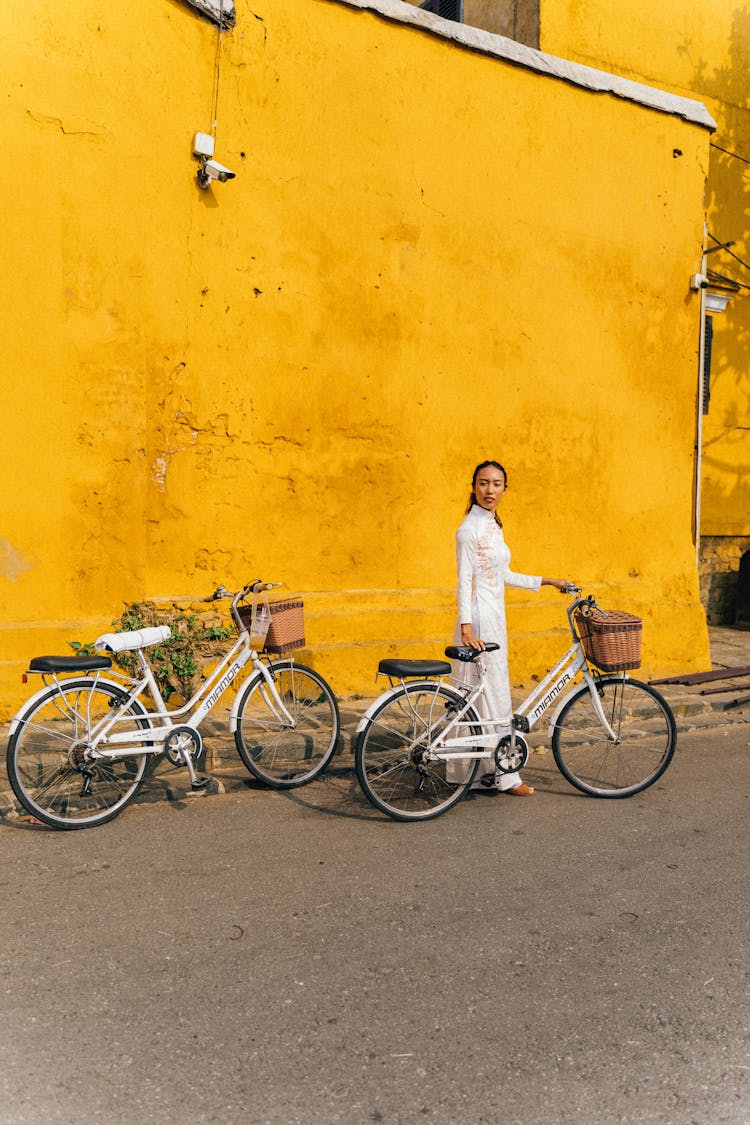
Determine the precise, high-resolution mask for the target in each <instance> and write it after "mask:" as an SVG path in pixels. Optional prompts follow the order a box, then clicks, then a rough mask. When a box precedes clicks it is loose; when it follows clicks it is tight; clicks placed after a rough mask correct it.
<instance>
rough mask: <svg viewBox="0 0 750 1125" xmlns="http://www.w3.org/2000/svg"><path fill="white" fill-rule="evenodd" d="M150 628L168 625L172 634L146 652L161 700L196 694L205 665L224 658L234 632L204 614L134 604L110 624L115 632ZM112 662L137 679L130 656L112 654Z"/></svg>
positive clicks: (133, 658)
mask: <svg viewBox="0 0 750 1125" xmlns="http://www.w3.org/2000/svg"><path fill="white" fill-rule="evenodd" d="M154 625H168V626H169V628H170V629H171V630H172V636H171V637H170V638H169V640H168V641H165V642H164V643H163V644H160V645H149V648H148V660H149V663H150V665H151V667H152V669H153V672H154V677H155V679H156V682H157V684H158V685H159V690H160V691H161V693H162V695H163V696H164V698H165V699H169V697H170V695H173V694H174V693H177V694H178V695H180V696H182V698H183V699H186V700H187V699H189V698H190V697H191V696H192V695H193V694H194V692H195V691H196V690H197V688H198V685H199V683H200V680H201V678H202V672H203V669H204V668H205V667H206V665H207V664H209V663H211V661H212V660H215V659H216V658H217V657H220V656H222V655H223V654H224V651H225V649H226V641H227V640H228V639H229V638H230V637H232V636H233V635H234V629H233V628H231V627H228V626H227V625H225V624H224V623H223V622H222V621H221V620H220V619H219V618H217V617H215V616H213V615H210V614H208V613H205V614H198V613H196V612H195V611H193V610H186V609H184V608H180V607H179V606H177V605H170V606H157V605H155V604H154V603H153V602H134V603H133V604H132V605H129V606H126V607H125V610H124V612H123V613H122V615H121V616H120V617H119V618H118V620H117V621H115V622H113V628H114V629H115V631H116V632H130V631H131V630H136V629H149V628H151V627H152V626H154ZM114 659H115V661H116V662H117V664H118V665H119V666H120V667H121V668H122V669H123V671H124V672H126V673H127V675H129V676H137V675H138V672H139V666H138V658H137V656H136V654H135V653H134V652H118V653H115V654H114Z"/></svg>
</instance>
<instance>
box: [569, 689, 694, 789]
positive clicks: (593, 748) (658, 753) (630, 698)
mask: <svg viewBox="0 0 750 1125" xmlns="http://www.w3.org/2000/svg"><path fill="white" fill-rule="evenodd" d="M596 687H597V690H598V693H599V700H600V702H601V705H602V709H603V711H604V714H605V716H606V718H607V722H608V723H609V725H610V727H611V728H612V730H613V732H614V734H615V741H614V742H613V741H612V739H611V737H610V736H609V735H608V734H607V732H606V731H605V729H604V727H603V726H602V724H601V720H600V719H599V717H598V716H597V714H596V711H595V710H594V706H593V704H592V701H591V696H590V694H589V689H588V687H587V685H586V684H582V685H581V687H579V688H578V690H577V691H576V692H574V693H573V695H571V697H570V699H569V700H568V702H567V703H566V704H565V705H564V707H563V709H562V711H561V712H560V715H559V717H558V719H557V723H556V726H555V730H554V734H553V735H552V753H553V754H554V756H555V761H556V762H557V765H558V768H559V770H560V772H561V773H562V774H563V776H564V777H565V778H567V780H568V781H569V782H570V784H571V785H574V786H575V787H576V789H580V790H581V792H582V793H587V794H588V795H589V796H591V797H632V796H633V794H635V793H640V792H642V790H644V789H647V788H648V787H649V785H653V784H654V782H655V781H656V780H657V779H658V778H660V777H661V775H662V774H663V773H664V771H665V769H666V768H667V766H668V765H669V763H670V762H671V761H672V757H673V755H674V751H675V746H676V745H677V728H676V726H675V721H674V715H673V714H672V711H671V708H670V707H669V704H668V703H667V702H666V700H664V699H662V697H661V696H660V695H659V693H658V692H657V691H654V689H653V688H651V687H649V686H648V684H643V683H641V682H640V681H639V680H626V679H625V678H624V677H622V676H605V677H602V679H600V680H597V683H596Z"/></svg>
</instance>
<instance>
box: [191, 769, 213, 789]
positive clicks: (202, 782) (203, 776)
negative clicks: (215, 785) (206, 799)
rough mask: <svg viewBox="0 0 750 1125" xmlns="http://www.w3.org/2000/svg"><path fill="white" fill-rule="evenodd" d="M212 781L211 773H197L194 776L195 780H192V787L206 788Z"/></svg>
mask: <svg viewBox="0 0 750 1125" xmlns="http://www.w3.org/2000/svg"><path fill="white" fill-rule="evenodd" d="M210 781H211V776H210V774H207V773H197V774H196V775H195V777H194V778H193V780H192V781H191V782H190V788H191V789H197V790H200V789H205V788H206V786H207V785H208V783H209V782H210Z"/></svg>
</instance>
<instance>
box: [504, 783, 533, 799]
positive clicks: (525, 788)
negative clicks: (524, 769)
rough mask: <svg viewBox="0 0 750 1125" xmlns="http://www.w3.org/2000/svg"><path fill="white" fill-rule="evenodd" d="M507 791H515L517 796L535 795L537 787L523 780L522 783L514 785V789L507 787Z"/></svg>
mask: <svg viewBox="0 0 750 1125" xmlns="http://www.w3.org/2000/svg"><path fill="white" fill-rule="evenodd" d="M505 792H506V793H513V794H514V795H515V796H516V797H533V795H534V794H535V793H536V789H535V788H534V786H533V785H527V784H526V782H525V781H522V782H521V784H520V785H516V786H514V787H513V789H506V790H505Z"/></svg>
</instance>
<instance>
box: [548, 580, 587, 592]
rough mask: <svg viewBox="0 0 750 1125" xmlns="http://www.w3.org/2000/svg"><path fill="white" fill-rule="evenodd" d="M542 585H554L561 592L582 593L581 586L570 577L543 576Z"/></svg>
mask: <svg viewBox="0 0 750 1125" xmlns="http://www.w3.org/2000/svg"><path fill="white" fill-rule="evenodd" d="M542 586H554V587H555V589H556V590H559V591H560V593H561V594H580V592H581V587H580V586H579V585H578V583H577V582H571V581H570V580H569V579H568V578H543V579H542Z"/></svg>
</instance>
